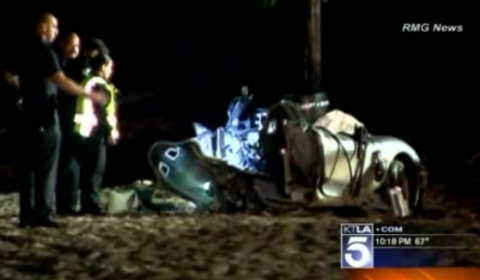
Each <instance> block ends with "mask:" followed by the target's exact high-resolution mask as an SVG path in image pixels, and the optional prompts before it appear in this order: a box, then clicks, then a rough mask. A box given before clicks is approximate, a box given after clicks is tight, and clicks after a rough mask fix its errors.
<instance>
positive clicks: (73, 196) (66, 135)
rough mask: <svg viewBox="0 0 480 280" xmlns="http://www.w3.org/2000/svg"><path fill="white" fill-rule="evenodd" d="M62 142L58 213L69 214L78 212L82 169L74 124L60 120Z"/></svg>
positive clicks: (59, 167) (57, 199)
mask: <svg viewBox="0 0 480 280" xmlns="http://www.w3.org/2000/svg"><path fill="white" fill-rule="evenodd" d="M72 118H73V117H72ZM60 121H61V123H62V121H64V123H63V125H62V126H61V132H62V140H61V143H60V158H59V165H58V177H57V187H56V193H57V196H56V205H57V213H59V214H64V213H65V214H68V213H72V212H74V211H75V210H76V207H77V205H78V202H79V201H78V199H79V183H80V174H79V173H80V167H79V166H78V161H77V160H76V159H75V156H76V152H77V150H78V147H77V145H76V144H77V143H76V141H75V134H74V133H73V127H74V125H73V123H65V122H66V121H65V120H64V119H63V120H60Z"/></svg>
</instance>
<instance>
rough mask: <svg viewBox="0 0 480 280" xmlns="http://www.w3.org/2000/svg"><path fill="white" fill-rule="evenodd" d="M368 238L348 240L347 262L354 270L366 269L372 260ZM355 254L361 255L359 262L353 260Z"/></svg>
mask: <svg viewBox="0 0 480 280" xmlns="http://www.w3.org/2000/svg"><path fill="white" fill-rule="evenodd" d="M367 240H368V237H366V236H355V237H350V238H349V239H348V244H347V248H346V252H347V253H345V261H346V262H347V263H348V265H350V266H351V267H354V268H361V267H364V266H365V265H366V264H367V263H368V262H369V261H370V259H371V254H370V250H369V249H368V247H367V246H365V243H367ZM353 253H357V254H360V258H358V260H356V259H354V258H353Z"/></svg>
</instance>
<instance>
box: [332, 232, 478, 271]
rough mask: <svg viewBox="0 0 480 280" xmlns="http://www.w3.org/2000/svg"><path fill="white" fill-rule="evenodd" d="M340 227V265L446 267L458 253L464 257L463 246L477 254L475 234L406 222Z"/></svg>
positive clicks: (454, 261) (465, 250)
mask: <svg viewBox="0 0 480 280" xmlns="http://www.w3.org/2000/svg"><path fill="white" fill-rule="evenodd" d="M340 231H341V232H340V233H341V237H340V238H341V261H340V264H341V268H353V269H361V268H382V267H383V268H387V267H388V268H402V267H404V268H405V267H447V266H453V265H455V263H458V261H457V262H456V259H457V257H458V255H463V256H461V257H462V258H463V259H462V261H465V259H468V254H469V253H470V252H467V250H470V251H472V250H473V251H476V252H472V254H473V255H475V256H480V249H478V248H480V236H479V235H477V234H441V233H418V232H417V233H414V231H412V228H410V229H409V228H408V226H402V225H376V224H360V223H350V224H342V225H341V228H340ZM462 250H463V251H462ZM475 253H476V254H475ZM472 258H475V259H477V258H478V257H472ZM479 279H480V278H479Z"/></svg>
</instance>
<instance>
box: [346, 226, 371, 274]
mask: <svg viewBox="0 0 480 280" xmlns="http://www.w3.org/2000/svg"><path fill="white" fill-rule="evenodd" d="M346 229H349V230H346ZM351 229H354V230H351ZM360 232H363V233H364V234H363V235H361V234H360ZM372 232H373V225H367V224H357V225H355V224H353V225H352V224H350V225H342V237H341V238H342V239H341V258H342V260H341V268H373V266H374V263H373V235H372Z"/></svg>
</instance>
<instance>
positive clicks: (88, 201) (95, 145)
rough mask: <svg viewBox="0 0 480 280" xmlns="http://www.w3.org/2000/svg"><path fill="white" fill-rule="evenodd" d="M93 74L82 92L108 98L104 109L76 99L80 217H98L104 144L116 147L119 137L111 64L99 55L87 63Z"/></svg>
mask: <svg viewBox="0 0 480 280" xmlns="http://www.w3.org/2000/svg"><path fill="white" fill-rule="evenodd" d="M90 66H91V69H92V72H91V73H90V75H89V76H88V77H87V78H86V79H85V80H84V82H83V85H84V87H85V90H87V91H89V90H99V91H103V92H105V93H106V94H107V95H108V97H109V98H108V101H107V103H106V104H105V105H100V104H93V103H92V102H91V100H89V99H86V98H84V97H77V110H76V114H75V129H74V131H75V133H76V135H77V140H78V147H79V149H78V152H79V154H78V156H77V157H76V158H77V159H78V160H79V162H80V193H81V199H80V204H81V213H82V214H92V215H98V214H101V209H100V206H99V189H100V187H101V183H102V180H103V175H104V172H105V165H106V152H107V144H108V143H110V144H115V143H116V141H117V139H118V137H119V133H118V130H117V117H116V105H115V98H116V89H115V87H114V86H113V84H112V83H110V81H109V79H110V77H111V75H112V74H113V60H112V59H111V58H110V57H109V56H108V55H106V54H99V55H97V56H96V57H94V58H92V59H91V60H90Z"/></svg>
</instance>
